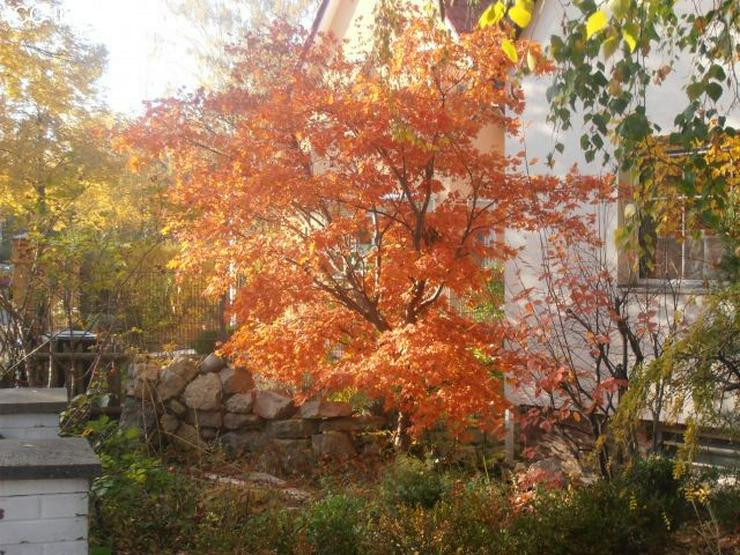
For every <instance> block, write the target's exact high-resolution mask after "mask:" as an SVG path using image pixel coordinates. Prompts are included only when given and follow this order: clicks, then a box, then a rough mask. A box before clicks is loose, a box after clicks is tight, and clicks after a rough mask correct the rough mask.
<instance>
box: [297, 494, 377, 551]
mask: <svg viewBox="0 0 740 555" xmlns="http://www.w3.org/2000/svg"><path fill="white" fill-rule="evenodd" d="M364 508H365V507H364V503H363V502H362V501H361V500H360V499H359V498H357V497H352V496H349V495H330V496H328V497H325V498H324V499H322V500H320V501H318V502H317V503H315V504H314V505H313V506H312V507H311V508H310V509H309V510H308V513H307V514H306V519H305V523H306V524H305V530H306V540H307V541H308V544H309V545H310V546H311V548H312V551H313V552H314V553H317V554H319V555H321V554H325V555H354V554H356V553H361V552H362V550H361V545H362V543H363V534H364V531H365V529H364V523H363V519H362V515H363V510H364Z"/></svg>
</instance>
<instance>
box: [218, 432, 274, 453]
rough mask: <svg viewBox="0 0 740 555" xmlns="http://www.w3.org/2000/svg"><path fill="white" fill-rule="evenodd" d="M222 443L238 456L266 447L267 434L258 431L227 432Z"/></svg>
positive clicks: (222, 437)
mask: <svg viewBox="0 0 740 555" xmlns="http://www.w3.org/2000/svg"><path fill="white" fill-rule="evenodd" d="M221 443H222V444H223V445H224V447H226V448H228V449H231V450H232V451H234V452H236V453H237V454H239V453H245V452H253V451H258V450H259V449H261V448H262V447H263V446H264V445H265V434H264V433H262V432H261V431H258V430H254V431H252V430H249V431H238V432H226V433H225V434H224V435H222V436H221Z"/></svg>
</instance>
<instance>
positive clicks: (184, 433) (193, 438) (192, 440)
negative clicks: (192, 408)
mask: <svg viewBox="0 0 740 555" xmlns="http://www.w3.org/2000/svg"><path fill="white" fill-rule="evenodd" d="M173 440H174V442H175V445H177V446H178V447H181V448H183V449H187V450H191V449H204V448H205V443H204V442H203V440H202V439H201V438H200V436H199V435H198V430H196V429H195V428H194V427H193V426H191V425H190V424H184V423H183V424H181V425H180V427H179V428H178V430H177V432H175V434H174V436H173Z"/></svg>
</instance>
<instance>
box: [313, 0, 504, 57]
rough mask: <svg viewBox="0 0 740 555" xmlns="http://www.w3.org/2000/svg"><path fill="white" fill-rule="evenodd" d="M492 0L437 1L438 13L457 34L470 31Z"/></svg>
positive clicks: (322, 11) (317, 20) (316, 24)
mask: <svg viewBox="0 0 740 555" xmlns="http://www.w3.org/2000/svg"><path fill="white" fill-rule="evenodd" d="M330 1H331V0H322V1H321V4H320V5H319V9H318V10H317V12H316V17H314V20H313V24H312V25H311V29H310V31H309V36H308V39H307V40H306V44H305V48H309V47H310V45H311V43H312V42H313V41H314V39H315V38H316V35H317V33H318V30H319V28H320V27H321V21H322V20H323V19H324V17H325V16H326V13H327V7H328V5H329V3H330ZM493 1H494V0H438V2H439V12H440V15H441V17H442V19H443V20H444V21H446V22H447V23H448V24H449V25H450V27H452V28H453V29H454V31H455V32H457V33H458V34H460V33H467V32H470V31H472V30H473V29H474V28H475V26H476V25H477V23H478V20H479V19H480V16H481V14H482V13H483V12H484V11H485V10H486V8H488V6H490V5H491V4H493Z"/></svg>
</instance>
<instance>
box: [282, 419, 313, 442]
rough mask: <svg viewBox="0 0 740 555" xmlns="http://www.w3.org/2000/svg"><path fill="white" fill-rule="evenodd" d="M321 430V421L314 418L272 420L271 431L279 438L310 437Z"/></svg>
mask: <svg viewBox="0 0 740 555" xmlns="http://www.w3.org/2000/svg"><path fill="white" fill-rule="evenodd" d="M318 431H319V423H318V422H316V421H312V420H303V419H300V418H293V419H291V420H275V421H273V422H270V433H271V434H272V436H273V437H276V438H279V439H300V438H310V437H311V436H312V435H313V434H315V433H317V432H318Z"/></svg>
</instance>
